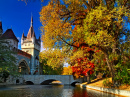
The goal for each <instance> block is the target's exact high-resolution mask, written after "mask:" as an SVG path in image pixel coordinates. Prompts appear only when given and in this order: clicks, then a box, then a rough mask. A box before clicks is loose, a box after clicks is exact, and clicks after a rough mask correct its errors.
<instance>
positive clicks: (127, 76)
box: [114, 61, 130, 85]
mask: <svg viewBox="0 0 130 97" xmlns="http://www.w3.org/2000/svg"><path fill="white" fill-rule="evenodd" d="M129 64H130V63H129ZM129 64H125V65H123V61H120V62H119V63H118V64H117V65H116V70H117V72H116V76H115V78H114V80H115V81H116V82H118V84H119V85H121V84H130V72H129V68H128V67H127V65H129Z"/></svg>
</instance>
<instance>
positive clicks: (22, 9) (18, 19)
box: [0, 0, 49, 49]
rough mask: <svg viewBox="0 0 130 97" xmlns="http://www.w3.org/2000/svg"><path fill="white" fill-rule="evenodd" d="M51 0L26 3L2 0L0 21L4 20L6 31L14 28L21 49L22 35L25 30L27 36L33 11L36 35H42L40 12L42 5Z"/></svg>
mask: <svg viewBox="0 0 130 97" xmlns="http://www.w3.org/2000/svg"><path fill="white" fill-rule="evenodd" d="M48 1H49V0H44V2H42V3H41V2H40V0H35V2H34V0H31V2H28V4H27V5H26V4H25V3H24V2H22V1H18V0H0V21H2V26H3V30H4V32H5V31H6V30H7V29H10V28H12V30H13V32H14V34H15V35H16V37H17V38H18V39H19V47H18V48H19V49H21V44H20V40H21V36H22V33H23V31H24V35H25V36H26V35H27V33H28V30H29V28H30V21H31V13H32V15H33V26H34V31H35V34H36V37H37V38H38V37H39V36H40V33H41V31H40V26H42V25H41V23H40V19H39V17H40V15H39V12H40V10H41V9H42V6H45V5H47V4H48Z"/></svg>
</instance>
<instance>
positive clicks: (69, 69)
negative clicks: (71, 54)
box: [62, 65, 72, 75]
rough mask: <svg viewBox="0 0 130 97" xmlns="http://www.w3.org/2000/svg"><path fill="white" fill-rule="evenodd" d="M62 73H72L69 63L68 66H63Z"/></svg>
mask: <svg viewBox="0 0 130 97" xmlns="http://www.w3.org/2000/svg"><path fill="white" fill-rule="evenodd" d="M62 74H63V75H72V67H71V66H70V65H69V66H68V67H63V73H62Z"/></svg>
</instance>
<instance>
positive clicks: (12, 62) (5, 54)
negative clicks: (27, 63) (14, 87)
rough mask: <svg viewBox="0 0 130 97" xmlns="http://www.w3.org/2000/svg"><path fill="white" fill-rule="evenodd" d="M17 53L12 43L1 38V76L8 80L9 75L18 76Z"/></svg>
mask: <svg viewBox="0 0 130 97" xmlns="http://www.w3.org/2000/svg"><path fill="white" fill-rule="evenodd" d="M16 54H17V53H16V52H14V51H12V50H11V45H9V43H8V42H7V41H5V40H3V39H1V38H0V75H1V76H0V77H1V79H4V81H6V78H7V77H8V76H9V75H12V76H18V75H19V74H18V69H17V66H16V62H17V59H16V57H17V55H16Z"/></svg>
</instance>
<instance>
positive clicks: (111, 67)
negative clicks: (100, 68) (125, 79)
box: [105, 54, 115, 85]
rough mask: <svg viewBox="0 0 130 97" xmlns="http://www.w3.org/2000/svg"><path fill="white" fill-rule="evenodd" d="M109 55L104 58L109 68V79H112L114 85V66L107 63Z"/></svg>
mask: <svg viewBox="0 0 130 97" xmlns="http://www.w3.org/2000/svg"><path fill="white" fill-rule="evenodd" d="M108 56H109V55H108V54H106V55H105V57H106V62H107V65H108V68H109V71H110V74H111V77H112V83H113V85H114V83H115V82H114V77H115V69H114V65H113V64H112V63H110V62H109V57H108Z"/></svg>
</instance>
